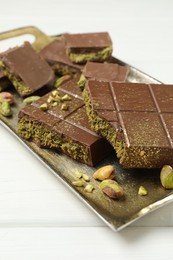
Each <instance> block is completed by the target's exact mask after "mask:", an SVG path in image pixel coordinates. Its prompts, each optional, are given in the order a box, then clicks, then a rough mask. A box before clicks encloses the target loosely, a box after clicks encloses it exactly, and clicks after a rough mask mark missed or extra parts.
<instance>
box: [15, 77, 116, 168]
mask: <svg viewBox="0 0 173 260" xmlns="http://www.w3.org/2000/svg"><path fill="white" fill-rule="evenodd" d="M78 80H79V78H74V79H72V80H70V81H68V82H66V83H64V84H63V85H61V86H60V87H59V88H58V90H55V91H52V92H50V93H48V94H46V95H45V96H43V97H41V98H40V99H39V100H38V101H36V102H34V103H32V104H31V105H28V106H26V107H25V108H23V109H22V110H21V111H20V113H19V120H18V133H19V135H20V136H22V137H23V138H25V139H27V140H31V141H34V142H36V143H37V144H38V145H39V146H40V147H44V148H53V149H57V150H59V151H61V152H63V153H65V154H67V155H69V156H71V157H72V158H74V159H75V160H78V161H80V162H83V163H86V164H88V165H91V166H94V165H96V164H97V163H98V162H100V161H101V160H102V159H104V158H105V157H106V156H107V155H108V154H109V153H110V152H112V147H111V146H110V144H109V143H108V142H107V141H106V140H105V139H104V138H102V137H100V136H98V135H97V134H96V133H95V132H93V131H92V130H91V129H90V126H89V121H88V117H87V115H86V111H85V104H84V101H83V98H82V96H81V91H80V89H79V87H78V85H77V81H78Z"/></svg>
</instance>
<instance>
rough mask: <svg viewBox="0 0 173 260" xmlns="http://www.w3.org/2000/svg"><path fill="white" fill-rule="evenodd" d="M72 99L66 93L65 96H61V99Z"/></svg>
mask: <svg viewBox="0 0 173 260" xmlns="http://www.w3.org/2000/svg"><path fill="white" fill-rule="evenodd" d="M70 100H72V98H71V97H70V96H69V95H68V94H65V95H64V96H63V97H61V101H70Z"/></svg>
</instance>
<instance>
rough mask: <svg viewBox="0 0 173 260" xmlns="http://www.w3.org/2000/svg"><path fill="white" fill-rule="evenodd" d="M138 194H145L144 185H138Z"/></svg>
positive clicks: (146, 192)
mask: <svg viewBox="0 0 173 260" xmlns="http://www.w3.org/2000/svg"><path fill="white" fill-rule="evenodd" d="M138 194H139V195H140V196H145V195H147V194H148V191H147V190H146V188H145V187H144V186H140V187H139V190H138Z"/></svg>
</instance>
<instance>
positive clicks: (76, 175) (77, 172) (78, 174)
mask: <svg viewBox="0 0 173 260" xmlns="http://www.w3.org/2000/svg"><path fill="white" fill-rule="evenodd" d="M74 175H75V177H76V178H78V179H80V178H82V176H83V173H82V172H79V171H76V172H75V174H74Z"/></svg>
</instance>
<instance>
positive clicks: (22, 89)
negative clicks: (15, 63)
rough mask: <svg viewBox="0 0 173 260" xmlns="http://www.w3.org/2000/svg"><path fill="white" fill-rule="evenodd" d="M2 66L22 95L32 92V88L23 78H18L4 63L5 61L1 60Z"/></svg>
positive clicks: (0, 64)
mask: <svg viewBox="0 0 173 260" xmlns="http://www.w3.org/2000/svg"><path fill="white" fill-rule="evenodd" d="M0 67H1V68H2V69H3V72H4V75H5V76H6V77H8V78H9V80H10V81H11V82H12V83H13V85H14V87H15V88H16V90H17V92H18V93H19V94H20V95H21V96H25V95H28V94H29V93H30V92H31V90H30V88H29V87H28V86H27V85H25V84H24V82H23V81H22V80H21V79H19V78H17V77H16V76H15V75H14V74H12V73H11V72H10V71H9V70H8V68H7V67H6V66H5V65H4V64H3V62H0Z"/></svg>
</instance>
